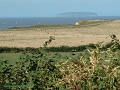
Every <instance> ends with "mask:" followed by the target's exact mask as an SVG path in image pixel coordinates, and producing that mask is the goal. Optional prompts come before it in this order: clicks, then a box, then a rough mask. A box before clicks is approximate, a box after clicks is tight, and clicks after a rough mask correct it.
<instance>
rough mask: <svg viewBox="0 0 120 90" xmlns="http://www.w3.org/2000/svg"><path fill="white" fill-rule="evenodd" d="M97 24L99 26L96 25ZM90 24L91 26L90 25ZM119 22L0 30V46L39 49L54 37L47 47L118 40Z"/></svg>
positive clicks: (119, 35) (89, 22)
mask: <svg viewBox="0 0 120 90" xmlns="http://www.w3.org/2000/svg"><path fill="white" fill-rule="evenodd" d="M98 23H99V24H98ZM91 24H92V25H91ZM119 28H120V21H119V20H115V21H97V22H93V21H88V22H86V21H83V22H82V25H79V26H76V25H51V26H49V25H40V26H39V25H37V26H32V27H27V28H13V29H7V30H0V46H7V47H40V46H43V43H44V42H45V41H47V40H48V39H49V37H50V36H54V37H55V40H54V41H53V42H52V43H51V44H50V45H49V46H62V45H67V46H79V45H85V44H89V43H97V42H98V41H99V42H100V41H104V42H105V43H106V42H109V41H110V40H111V39H110V37H109V36H110V35H111V34H115V35H116V36H117V37H118V39H120V29H119Z"/></svg>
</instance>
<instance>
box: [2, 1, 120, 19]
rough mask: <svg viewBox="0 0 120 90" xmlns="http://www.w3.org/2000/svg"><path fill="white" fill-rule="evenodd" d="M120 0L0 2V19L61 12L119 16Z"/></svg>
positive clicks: (45, 15) (47, 15) (51, 14)
mask: <svg viewBox="0 0 120 90" xmlns="http://www.w3.org/2000/svg"><path fill="white" fill-rule="evenodd" d="M119 9H120V0H0V17H51V16H53V17H55V16H57V14H59V13H63V12H95V13H97V14H98V15H100V16H113V15H114V16H120V10H119Z"/></svg>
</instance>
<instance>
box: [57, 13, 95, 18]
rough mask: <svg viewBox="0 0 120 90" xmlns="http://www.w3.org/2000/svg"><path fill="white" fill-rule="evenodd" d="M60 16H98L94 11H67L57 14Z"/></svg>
mask: <svg viewBox="0 0 120 90" xmlns="http://www.w3.org/2000/svg"><path fill="white" fill-rule="evenodd" d="M57 16H58V17H92V16H97V14H96V13H93V12H65V13H60V14H58V15H57Z"/></svg>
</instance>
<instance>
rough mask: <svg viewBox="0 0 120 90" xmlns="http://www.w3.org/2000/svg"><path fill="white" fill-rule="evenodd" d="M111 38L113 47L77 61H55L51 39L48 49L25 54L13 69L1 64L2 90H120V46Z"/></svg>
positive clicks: (90, 50)
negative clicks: (52, 56)
mask: <svg viewBox="0 0 120 90" xmlns="http://www.w3.org/2000/svg"><path fill="white" fill-rule="evenodd" d="M111 38H112V40H111V45H110V47H108V48H106V49H104V47H105V46H104V45H103V43H97V44H95V48H90V47H86V48H87V49H86V50H85V51H84V55H81V56H79V58H77V59H73V58H71V57H68V58H61V57H59V56H60V55H58V54H56V56H55V57H54V58H51V57H50V51H49V50H48V48H47V45H48V44H50V43H51V41H52V40H55V38H54V37H50V39H49V40H48V41H46V42H45V44H44V48H39V51H37V52H33V53H27V52H26V51H25V52H23V56H21V57H20V59H21V61H19V62H16V63H15V64H13V65H12V64H9V63H8V62H7V61H0V90H6V89H7V90H16V89H17V90H120V50H119V48H120V47H119V46H120V42H119V40H118V39H117V37H116V36H115V35H111ZM86 54H87V55H88V54H89V55H88V57H84V56H85V55H86ZM58 58H61V60H58Z"/></svg>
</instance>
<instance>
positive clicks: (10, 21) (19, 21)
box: [0, 16, 120, 30]
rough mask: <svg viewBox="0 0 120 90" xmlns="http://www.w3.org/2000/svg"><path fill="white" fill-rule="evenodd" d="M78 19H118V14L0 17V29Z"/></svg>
mask: <svg viewBox="0 0 120 90" xmlns="http://www.w3.org/2000/svg"><path fill="white" fill-rule="evenodd" d="M78 20H120V16H92V17H27V18H26V17H22V18H20V17H19V18H0V30H5V29H7V28H14V27H28V26H34V25H66V24H75V22H76V21H78Z"/></svg>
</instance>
